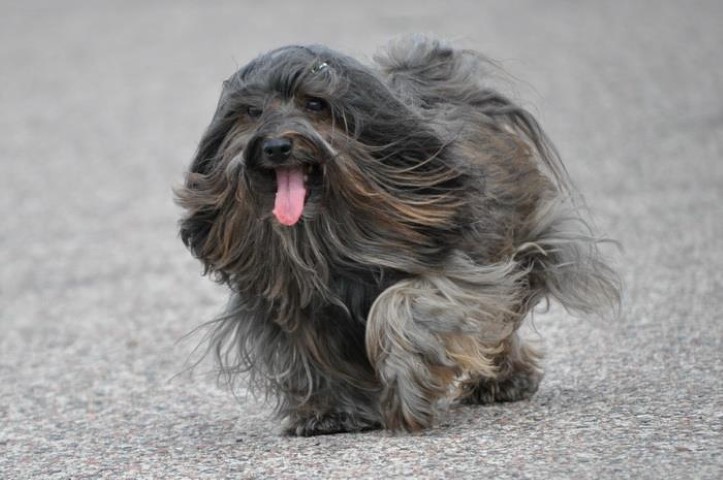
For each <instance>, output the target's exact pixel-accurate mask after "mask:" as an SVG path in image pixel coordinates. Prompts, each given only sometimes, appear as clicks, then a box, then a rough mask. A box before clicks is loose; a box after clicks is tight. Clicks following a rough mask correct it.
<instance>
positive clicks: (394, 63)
mask: <svg viewBox="0 0 723 480" xmlns="http://www.w3.org/2000/svg"><path fill="white" fill-rule="evenodd" d="M374 60H375V61H376V63H377V65H378V66H379V68H380V71H381V73H382V75H383V76H384V77H385V79H386V81H387V83H388V85H389V88H391V89H392V90H393V91H395V92H396V93H397V94H398V95H399V96H400V97H401V98H403V99H405V100H406V102H407V104H409V105H410V106H411V107H412V108H415V109H417V110H418V111H419V112H420V113H421V114H422V115H424V114H431V115H436V114H442V115H445V114H447V113H448V112H449V111H450V109H449V107H450V106H456V107H462V108H463V109H470V110H471V111H474V112H476V113H478V114H481V115H482V116H483V117H484V118H486V119H487V120H488V121H489V122H490V123H492V124H496V125H498V126H499V127H501V128H503V129H506V130H508V131H513V132H515V133H517V134H518V135H519V137H520V138H521V139H523V140H524V141H525V142H526V143H527V144H528V145H529V146H530V147H531V148H532V149H533V151H534V152H535V153H536V156H537V157H539V160H540V161H541V163H542V166H543V167H545V168H546V170H547V171H548V172H549V173H550V174H551V177H552V178H553V179H554V180H555V183H556V184H557V187H558V188H559V189H560V190H561V191H562V192H564V193H567V194H572V193H573V192H574V191H575V189H574V188H573V186H572V183H571V181H570V177H569V175H568V173H567V169H566V168H565V166H564V164H563V163H562V162H561V161H560V157H559V155H558V153H557V150H556V149H555V147H554V145H553V144H552V143H551V142H550V141H549V139H548V138H547V135H546V134H545V133H544V131H543V130H542V128H540V126H539V124H538V123H537V121H536V120H535V118H534V117H533V116H532V114H530V113H529V112H528V111H526V110H525V109H524V108H522V107H520V106H518V105H516V104H515V103H514V102H512V101H511V100H510V99H508V98H507V97H506V96H505V95H503V94H501V93H500V92H499V88H498V86H499V84H500V83H501V82H500V80H501V79H502V78H503V74H504V72H503V70H502V68H501V67H499V66H498V65H496V64H495V63H494V62H493V61H492V60H490V59H488V58H486V57H485V56H484V55H482V54H480V53H479V52H475V51H474V50H465V49H457V48H453V47H451V46H449V45H446V44H445V43H443V42H442V41H440V40H437V39H431V38H427V37H425V36H422V35H412V36H405V37H401V38H399V39H397V40H394V41H392V42H390V43H389V44H388V45H387V47H386V48H385V49H384V50H383V51H382V52H381V53H379V54H377V55H376V56H375V57H374Z"/></svg>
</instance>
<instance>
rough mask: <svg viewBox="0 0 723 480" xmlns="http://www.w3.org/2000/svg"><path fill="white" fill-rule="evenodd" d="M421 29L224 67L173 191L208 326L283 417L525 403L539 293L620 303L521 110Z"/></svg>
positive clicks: (333, 418) (534, 361) (352, 427)
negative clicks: (381, 41) (352, 47)
mask: <svg viewBox="0 0 723 480" xmlns="http://www.w3.org/2000/svg"><path fill="white" fill-rule="evenodd" d="M490 69H491V67H490V63H489V62H488V61H486V60H485V59H484V58H483V57H482V56H481V55H479V54H477V53H475V52H472V51H467V50H456V49H453V48H450V47H448V46H446V45H444V44H442V43H440V42H438V41H435V40H428V39H424V38H408V39H404V40H401V41H397V42H395V43H392V44H391V45H390V46H389V47H388V48H387V49H386V50H385V53H384V54H382V55H380V56H378V57H377V58H376V62H375V64H374V65H371V66H367V65H364V64H362V63H360V62H358V61H356V60H354V59H353V58H350V57H348V56H345V55H343V54H340V53H338V52H335V51H333V50H330V49H329V48H326V47H323V46H289V47H284V48H279V49H277V50H273V51H271V52H269V53H266V54H264V55H261V56H259V57H258V58H256V59H255V60H253V61H251V62H250V63H249V64H248V65H246V66H244V67H243V68H241V69H240V70H239V71H238V72H236V73H235V74H233V75H232V76H231V77H230V78H229V79H228V80H227V81H226V82H225V83H224V86H223V92H222V94H221V99H220V101H219V104H218V108H217V110H216V113H215V115H214V117H213V119H212V121H211V124H210V126H209V127H208V129H207V131H206V132H205V134H204V135H203V138H202V139H201V142H200V145H199V147H198V151H197V153H196V155H195V158H194V159H193V161H192V164H191V167H190V171H189V172H188V174H187V177H186V181H185V185H184V186H183V187H181V188H179V189H178V191H177V197H178V202H179V204H180V205H181V206H182V207H183V208H184V209H185V216H184V218H183V219H182V221H181V224H180V228H181V237H182V239H183V242H184V243H185V244H186V245H187V246H188V248H189V249H190V250H191V252H192V253H193V255H194V256H195V257H197V258H198V259H199V260H201V261H202V262H203V264H204V266H205V269H206V272H207V273H209V274H211V275H212V276H213V277H214V279H216V280H217V281H218V282H221V283H224V284H227V285H228V286H229V287H230V289H231V292H232V293H231V300H230V302H229V305H228V308H227V310H226V312H225V313H224V314H223V315H222V316H221V317H220V318H218V319H217V320H216V321H215V322H213V328H212V332H211V334H210V336H211V339H210V340H211V349H212V350H213V351H214V352H215V354H216V356H217V357H218V359H219V361H220V364H221V366H222V371H223V372H225V373H226V374H228V375H229V376H230V378H233V377H234V376H236V375H237V374H239V373H241V372H246V373H247V376H248V378H249V379H250V381H251V383H252V384H253V385H255V386H257V387H260V388H261V389H262V390H263V391H264V392H266V394H267V395H268V396H271V397H272V398H274V399H275V400H276V401H277V402H276V405H277V411H278V413H279V414H280V416H281V417H283V418H285V420H286V427H285V428H286V432H287V433H289V434H293V435H316V434H328V433H336V432H350V431H361V430H367V429H372V428H387V429H391V430H407V431H414V430H418V429H421V428H424V427H427V426H429V425H430V424H431V423H432V422H433V421H434V418H435V415H436V414H437V412H438V410H439V408H440V406H441V405H444V404H446V403H448V401H449V400H450V399H456V400H458V401H460V402H464V403H472V404H484V403H490V402H500V401H514V400H521V399H526V398H529V397H530V396H531V395H532V394H533V393H534V392H535V391H536V390H537V387H538V384H539V382H540V379H541V376H542V373H541V370H540V367H539V363H538V362H539V355H538V354H537V353H536V352H535V351H534V350H533V349H532V348H530V347H529V346H528V345H526V344H525V343H523V341H522V340H521V339H520V337H519V335H518V333H517V330H518V328H519V327H520V324H521V323H522V322H523V320H524V319H525V317H526V316H527V315H528V314H529V313H530V311H531V310H532V309H533V307H534V306H535V305H537V304H538V303H539V302H540V301H542V300H550V299H552V300H556V301H558V302H559V303H561V304H562V305H563V306H564V307H565V308H566V309H568V310H571V311H574V312H582V313H591V312H594V311H597V310H599V309H600V308H601V307H605V306H609V305H611V304H615V303H616V301H617V297H618V286H617V280H616V277H615V275H614V273H613V272H612V271H611V270H610V269H609V268H608V267H607V266H606V265H605V264H604V263H603V262H602V261H601V260H600V255H599V253H598V243H599V242H598V240H597V239H596V237H595V236H594V234H593V233H592V231H591V230H590V228H589V227H588V223H586V222H585V221H584V220H583V219H582V217H581V215H580V213H579V211H580V208H578V207H576V206H575V202H574V201H573V200H572V198H573V194H572V191H571V190H572V189H571V187H570V182H569V180H568V178H567V177H568V176H567V173H566V170H565V168H564V166H563V165H562V163H561V162H560V160H559V158H558V156H557V154H556V152H555V150H554V148H553V147H552V146H551V144H550V143H549V141H548V139H547V137H546V136H545V134H544V133H543V132H542V130H541V129H540V127H539V125H538V124H537V122H536V121H535V119H534V118H533V117H532V116H531V115H530V114H529V113H528V112H527V111H525V110H524V109H522V108H520V107H519V106H517V105H515V104H514V103H512V102H511V101H510V100H508V99H507V98H506V97H505V96H503V95H501V94H500V93H498V92H497V91H495V90H494V89H491V88H490V87H488V86H487V83H489V82H488V80H489V71H490Z"/></svg>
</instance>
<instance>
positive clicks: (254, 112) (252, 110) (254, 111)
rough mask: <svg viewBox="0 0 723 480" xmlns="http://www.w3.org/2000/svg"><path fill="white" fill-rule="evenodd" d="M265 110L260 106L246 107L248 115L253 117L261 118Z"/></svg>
mask: <svg viewBox="0 0 723 480" xmlns="http://www.w3.org/2000/svg"><path fill="white" fill-rule="evenodd" d="M262 113H264V111H263V110H262V109H260V108H258V107H246V115H248V116H249V117H251V118H259V117H260V116H261V114H262Z"/></svg>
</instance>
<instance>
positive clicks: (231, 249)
mask: <svg viewBox="0 0 723 480" xmlns="http://www.w3.org/2000/svg"><path fill="white" fill-rule="evenodd" d="M460 175H461V173H460V171H459V170H457V169H455V168H454V166H452V165H451V161H450V160H449V156H448V155H447V151H446V144H445V141H444V140H442V139H441V138H440V137H439V135H438V134H436V133H435V132H434V130H433V129H432V128H431V127H430V126H429V125H427V124H426V123H425V122H424V121H423V119H422V118H421V117H420V116H419V115H418V114H415V113H414V112H413V111H412V109H410V108H408V106H407V105H405V103H404V102H403V101H401V100H400V99H399V98H398V97H397V95H396V94H395V93H394V92H393V91H392V90H391V89H390V88H389V87H388V86H387V85H386V84H385V82H384V79H383V77H382V76H381V75H380V74H379V73H378V72H376V71H373V70H371V69H369V68H367V67H364V66H363V65H362V64H360V63H359V62H357V61H356V60H354V59H351V58H349V57H346V56H343V55H340V54H338V53H335V52H333V51H331V50H329V49H327V48H325V47H285V48H282V49H279V50H275V51H272V52H270V53H267V54H265V55H263V56H260V57H258V58H257V59H256V60H254V61H252V62H251V63H249V64H248V65H247V66H245V67H243V68H242V69H241V70H239V71H238V72H237V73H235V74H234V75H233V76H231V78H229V79H228V80H227V81H226V82H225V83H224V88H223V92H222V95H221V99H220V101H219V105H218V108H217V111H216V113H215V115H214V118H213V120H212V122H211V125H210V126H209V128H208V130H207V131H206V133H205V135H204V137H203V138H202V140H201V142H200V145H199V149H198V151H197V154H196V157H195V159H194V160H193V163H192V165H191V169H190V172H189V174H188V176H187V181H186V185H185V186H184V188H183V189H181V190H180V191H179V192H178V195H179V203H180V204H181V205H182V206H183V207H185V208H186V209H187V216H186V218H185V219H184V220H183V222H182V224H181V234H182V238H183V240H184V242H185V243H186V244H187V245H188V246H189V248H191V250H192V251H193V252H194V254H195V255H196V256H197V257H199V258H200V259H202V260H203V261H204V263H205V264H206V267H207V269H208V270H210V271H213V272H215V273H218V274H220V275H221V277H222V279H223V280H226V281H227V280H229V278H231V277H238V276H244V275H245V274H247V273H249V272H251V271H252V270H254V269H256V270H259V269H261V270H263V271H273V270H275V268H274V265H276V266H278V271H277V272H275V273H274V274H283V273H282V272H284V271H285V272H288V270H289V268H288V265H289V264H296V265H299V266H301V268H306V269H308V270H314V271H315V272H317V273H318V272H323V271H325V270H328V269H329V262H336V263H339V262H341V263H347V264H349V263H369V262H372V261H373V262H376V263H377V264H378V265H383V266H393V265H395V264H396V263H398V262H399V259H400V258H402V257H403V256H404V252H405V251H406V252H415V255H420V256H421V255H425V254H426V255H433V254H435V252H436V251H437V250H439V249H440V248H441V245H443V243H444V239H443V238H442V235H440V233H439V232H450V231H452V230H453V229H454V220H453V217H455V215H456V214H457V211H458V208H459V206H460V204H461V203H464V201H463V199H461V198H460V197H461V196H462V194H461V192H460V191H459V190H460V185H461V181H460ZM262 262H263V267H261V264H262ZM284 264H285V265H286V266H284ZM258 275H261V274H260V273H258V272H256V273H254V279H255V280H253V279H250V278H248V277H247V276H245V277H244V278H245V280H244V281H258V280H259V279H258V278H257V277H258ZM261 283H264V282H261ZM265 283H266V284H270V283H273V282H272V280H271V279H269V280H268V281H267V282H265ZM269 288H270V287H269Z"/></svg>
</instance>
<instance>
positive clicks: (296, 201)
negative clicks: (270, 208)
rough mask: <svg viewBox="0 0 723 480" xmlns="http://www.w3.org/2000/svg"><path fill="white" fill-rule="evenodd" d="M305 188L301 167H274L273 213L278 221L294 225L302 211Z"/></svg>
mask: <svg viewBox="0 0 723 480" xmlns="http://www.w3.org/2000/svg"><path fill="white" fill-rule="evenodd" d="M305 197H306V188H305V187H304V172H303V171H302V170H301V168H277V169H276V203H275V204H274V212H273V213H274V215H276V219H277V220H278V221H279V223H281V224H283V225H287V226H291V225H294V224H295V223H296V222H298V221H299V218H301V214H302V213H303V211H304V200H305Z"/></svg>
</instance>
